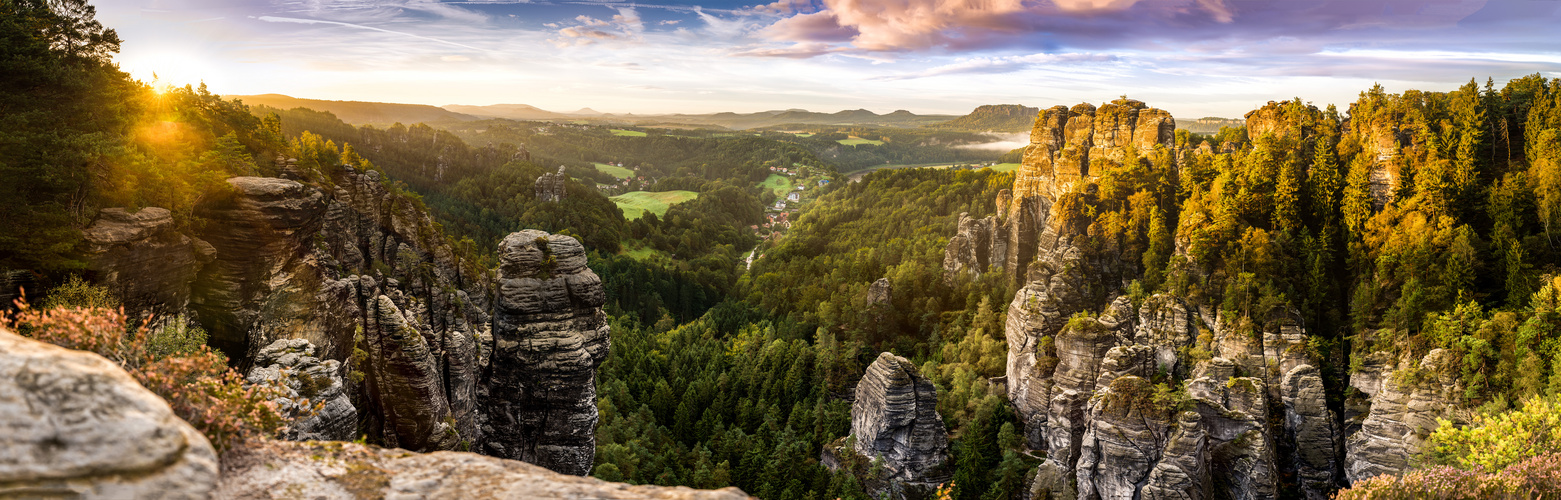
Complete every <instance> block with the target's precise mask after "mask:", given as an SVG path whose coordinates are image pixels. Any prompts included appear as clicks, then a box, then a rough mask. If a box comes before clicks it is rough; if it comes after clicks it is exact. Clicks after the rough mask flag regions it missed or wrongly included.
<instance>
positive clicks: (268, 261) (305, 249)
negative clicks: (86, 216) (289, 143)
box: [88, 166, 608, 474]
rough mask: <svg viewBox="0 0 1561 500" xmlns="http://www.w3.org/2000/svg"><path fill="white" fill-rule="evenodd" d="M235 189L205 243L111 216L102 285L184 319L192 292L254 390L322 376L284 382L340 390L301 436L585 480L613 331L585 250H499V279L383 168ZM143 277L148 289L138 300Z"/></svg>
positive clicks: (155, 216) (204, 320) (526, 240)
mask: <svg viewBox="0 0 1561 500" xmlns="http://www.w3.org/2000/svg"><path fill="white" fill-rule="evenodd" d="M228 184H229V185H230V186H232V187H233V192H232V194H231V196H228V197H226V198H224V199H219V200H214V201H212V202H210V203H207V204H206V205H203V206H201V207H198V209H197V210H198V211H199V212H200V214H201V215H203V216H205V217H207V218H208V219H210V220H211V221H212V223H210V224H207V225H205V227H206V228H207V229H206V230H205V231H204V232H202V233H201V238H200V239H196V238H192V237H187V236H183V235H180V234H179V233H177V232H175V231H173V230H172V228H169V227H167V226H168V222H167V219H168V217H167V216H166V211H159V210H157V209H145V210H142V211H141V212H138V213H137V214H127V213H122V212H116V211H113V210H109V211H105V214H104V215H103V216H102V217H101V218H100V220H99V222H98V223H97V224H96V225H95V226H93V227H94V228H95V229H93V230H91V231H89V235H88V236H89V240H91V241H96V242H98V243H97V245H98V246H97V247H95V248H97V249H99V251H98V253H97V254H95V255H98V256H99V259H98V260H97V261H95V262H101V263H102V264H101V266H100V271H99V275H100V276H105V277H108V278H112V281H110V282H111V283H123V284H125V286H126V287H130V288H126V289H127V290H131V291H132V292H135V293H132V294H130V295H128V296H132V297H145V299H144V300H145V302H147V303H149V304H159V307H164V308H165V309H167V310H173V311H177V310H178V309H179V307H181V304H182V302H181V300H182V299H181V297H182V295H181V293H184V292H182V291H181V290H183V289H182V288H180V287H181V286H187V289H188V290H189V292H188V295H189V297H190V298H189V309H190V310H191V311H192V312H193V313H194V316H195V317H196V318H197V319H198V320H199V322H200V323H201V325H202V326H203V327H205V328H206V330H207V331H208V332H209V334H210V339H211V343H212V344H213V345H214V346H215V347H217V348H219V349H222V350H223V351H225V352H226V353H227V354H228V355H229V357H230V359H231V360H232V361H233V363H234V364H236V365H238V366H239V368H240V369H241V370H244V372H245V373H248V374H250V375H251V376H254V377H256V380H273V379H286V377H283V376H282V375H281V374H280V370H282V369H287V370H289V371H292V370H294V369H295V368H302V369H306V371H308V374H307V378H308V379H309V380H301V379H297V378H296V377H295V378H293V379H287V380H286V382H287V383H288V384H290V385H291V384H294V383H299V384H302V385H300V386H299V387H300V388H303V387H304V386H305V385H307V386H310V387H313V381H321V383H324V382H323V381H326V380H329V381H330V383H329V384H326V385H327V386H331V387H334V386H335V385H336V384H338V383H340V384H341V385H342V386H343V387H341V388H340V391H339V393H338V392H331V393H330V394H316V395H308V394H302V393H301V392H300V394H298V395H297V396H296V397H297V398H306V399H315V400H323V401H329V402H330V404H329V405H328V406H327V408H328V409H329V410H330V413H329V414H328V415H326V416H325V417H324V420H322V421H318V422H316V421H311V422H298V423H296V424H297V425H296V428H297V429H299V430H300V432H298V433H296V436H295V437H298V438H310V437H331V438H336V439H351V438H353V437H356V435H357V434H358V433H363V434H367V435H368V436H369V437H370V438H371V439H372V440H374V441H375V442H380V443H385V444H387V445H390V446H396V447H402V448H407V449H411V450H414V451H433V450H456V449H462V450H466V449H470V450H481V451H484V452H487V453H492V454H494V455H498V456H501V457H509V458H517V459H523V460H528V461H532V462H534V463H539V464H542V465H545V466H547V467H549V468H553V469H555V470H559V471H563V472H568V473H572V474H585V473H587V472H589V470H590V466H591V463H592V454H593V451H594V441H593V439H592V433H593V431H594V426H595V422H596V409H595V393H594V374H595V368H596V366H597V365H598V364H600V363H601V361H602V359H603V358H604V357H605V356H606V350H607V346H608V338H607V333H608V332H607V327H606V319H605V315H604V313H602V311H601V309H600V306H601V305H602V304H603V303H604V302H605V297H604V295H603V292H602V288H601V282H600V279H599V278H597V277H596V275H595V274H593V273H591V271H590V269H587V268H586V267H585V249H584V248H583V247H582V246H581V245H580V244H579V242H577V241H575V240H574V239H573V238H568V237H562V236H550V235H547V234H546V233H540V232H535V231H533V232H525V233H517V235H513V236H512V237H511V238H510V239H507V240H506V242H505V244H504V245H501V248H500V253H501V256H502V257H501V260H502V266H501V269H499V270H498V271H497V276H498V280H497V282H495V281H494V278H493V276H492V275H489V274H487V273H484V272H482V271H480V270H475V269H472V268H471V266H470V264H469V263H466V262H463V261H462V259H461V257H460V256H458V255H457V253H456V252H455V250H454V249H453V248H452V247H451V246H450V245H449V244H448V243H447V242H446V240H445V239H444V237H443V235H442V234H441V233H440V231H439V230H438V228H437V225H436V224H434V222H433V220H432V218H431V217H429V216H428V214H427V213H426V212H424V211H423V210H422V208H421V207H420V206H418V205H416V204H415V203H414V202H412V201H411V200H410V199H409V198H407V197H405V196H401V195H398V194H396V193H393V192H391V191H390V190H389V189H388V188H387V187H386V185H385V184H384V183H383V182H382V180H381V179H380V175H379V173H378V172H375V171H359V170H357V169H355V168H352V167H349V166H342V167H338V168H337V169H336V170H335V171H334V172H332V175H331V178H330V180H329V182H326V183H321V184H317V185H310V184H303V183H300V182H297V181H293V180H287V179H278V178H259V177H237V178H233V179H229V181H228ZM203 240H204V241H206V242H210V245H209V248H207V247H206V246H204V244H203V243H202V241H203ZM537 241H542V242H545V243H543V244H541V245H540V246H538V244H537V243H536V242H537ZM154 251H161V252H167V253H168V254H169V255H170V256H172V257H173V258H164V259H161V260H159V259H155V258H150V257H148V255H149V253H150V252H154ZM533 254H534V255H533ZM191 277H193V279H191ZM143 282H146V283H151V284H152V285H147V286H145V287H143V288H145V289H146V290H148V291H147V292H145V293H142V292H138V291H137V290H141V288H134V287H137V286H141V285H138V284H139V283H143ZM186 282H192V283H191V284H188V285H181V284H182V283H186ZM154 285H155V286H154ZM153 292H156V293H153ZM159 294H160V295H159ZM490 304H494V305H493V306H490ZM490 307H491V309H490ZM489 311H493V312H494V313H495V316H494V317H493V318H490V316H489ZM279 341H286V342H283V345H280V346H276V349H271V350H272V351H276V352H267V346H273V345H274V344H275V343H276V342H279ZM295 342H302V344H299V345H297V346H294V345H292V344H293V343H295ZM304 346H307V348H306V347H304ZM305 350H310V351H311V352H309V353H305V352H304V351H305ZM294 351H297V352H294ZM355 353H356V354H355ZM304 358H308V360H305V359H304ZM288 363H294V364H293V365H289V364H288ZM303 382H310V383H309V384H303ZM333 391H334V390H333ZM284 406H285V405H284ZM489 433H492V434H493V436H492V437H491V438H490V437H489V436H487V434H489Z"/></svg>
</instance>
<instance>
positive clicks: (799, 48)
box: [732, 43, 845, 59]
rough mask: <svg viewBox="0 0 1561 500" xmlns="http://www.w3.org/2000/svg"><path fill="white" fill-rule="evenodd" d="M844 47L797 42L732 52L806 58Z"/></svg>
mask: <svg viewBox="0 0 1561 500" xmlns="http://www.w3.org/2000/svg"><path fill="white" fill-rule="evenodd" d="M843 50H845V49H843V48H839V47H835V46H833V45H830V44H827V43H798V44H795V45H792V46H790V47H779V48H750V49H746V50H738V51H735V52H733V53H732V55H734V56H738V57H785V58H791V59H807V58H811V57H817V56H821V55H824V54H829V53H831V52H840V51H843Z"/></svg>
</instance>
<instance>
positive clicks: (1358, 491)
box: [1334, 454, 1561, 500]
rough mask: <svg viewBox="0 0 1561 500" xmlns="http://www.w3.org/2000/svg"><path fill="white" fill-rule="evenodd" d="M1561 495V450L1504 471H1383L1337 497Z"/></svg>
mask: <svg viewBox="0 0 1561 500" xmlns="http://www.w3.org/2000/svg"><path fill="white" fill-rule="evenodd" d="M1558 497H1561V454H1549V455H1542V456H1538V457H1533V458H1528V459H1525V460H1522V461H1519V462H1516V463H1514V464H1512V465H1511V466H1509V467H1507V468H1506V469H1502V470H1501V472H1495V473H1490V472H1484V471H1478V470H1477V471H1467V470H1463V469H1458V468H1455V467H1448V466H1445V465H1444V466H1436V467H1431V468H1428V469H1420V470H1415V471H1411V472H1409V473H1407V474H1404V475H1403V476H1389V475H1382V476H1377V477H1373V478H1370V479H1367V480H1364V481H1360V482H1357V483H1355V485H1354V487H1352V488H1349V489H1345V490H1341V491H1339V493H1338V494H1337V495H1335V496H1334V499H1335V500H1397V499H1421V498H1436V499H1444V500H1464V499H1468V500H1476V499H1519V498H1524V499H1531V498H1532V499H1540V498H1545V499H1553V498H1558Z"/></svg>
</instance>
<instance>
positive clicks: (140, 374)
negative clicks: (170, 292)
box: [0, 301, 286, 451]
mask: <svg viewBox="0 0 1561 500" xmlns="http://www.w3.org/2000/svg"><path fill="white" fill-rule="evenodd" d="M18 306H19V308H18V311H17V312H16V313H14V314H13V315H12V316H11V317H9V318H5V320H4V321H3V322H0V323H3V324H4V326H7V327H9V328H11V329H14V330H16V331H18V332H20V333H21V334H22V335H26V336H30V337H32V338H34V339H37V340H40V341H44V342H48V343H51V344H55V345H58V346H61V347H66V348H70V349H79V350H83V351H90V352H94V353H97V354H99V355H102V356H103V357H105V358H108V359H109V360H110V361H113V362H114V363H116V364H118V365H119V366H120V367H122V368H124V369H125V371H126V372H129V373H130V376H132V377H134V378H135V379H136V381H137V382H140V383H141V385H143V386H146V388H147V389H149V390H151V391H152V392H153V393H155V394H157V395H158V396H160V397H162V398H163V399H165V400H167V401H168V404H169V406H171V407H172V408H173V411H174V413H175V414H176V415H178V416H179V418H182V419H184V420H185V421H187V422H189V423H190V424H191V425H193V426H195V428H196V429H197V430H199V431H200V432H201V433H202V434H205V435H206V438H207V439H209V440H210V441H211V444H212V446H215V447H216V448H217V450H218V451H222V450H226V449H227V448H228V447H230V446H232V445H233V444H235V443H238V442H241V441H244V440H246V439H249V438H254V437H261V436H273V435H276V433H277V432H279V431H281V430H282V428H283V426H284V425H285V423H286V421H285V420H284V419H283V417H282V415H281V414H280V413H279V412H278V411H277V406H276V404H275V403H273V402H272V401H271V400H272V399H275V398H277V397H279V396H281V395H282V394H283V392H282V390H281V389H280V388H278V387H271V386H259V385H251V384H246V383H244V378H243V377H241V376H239V374H238V372H236V371H234V370H233V369H232V368H229V367H228V365H227V359H226V358H225V357H224V356H223V355H222V354H221V353H219V352H217V351H213V350H212V349H211V348H210V347H207V346H206V345H205V344H204V343H203V342H204V341H205V336H206V335H205V332H202V331H201V330H200V329H199V328H191V327H189V326H186V324H185V322H184V320H183V318H179V317H176V318H174V320H173V321H168V322H165V323H164V324H163V325H162V326H160V327H158V328H156V329H152V328H147V327H146V326H138V327H134V328H129V327H127V326H126V324H127V323H126V318H125V313H124V310H122V309H107V308H102V307H76V306H64V307H56V308H47V309H33V308H30V307H28V305H27V304H26V303H25V302H20V301H19V302H18Z"/></svg>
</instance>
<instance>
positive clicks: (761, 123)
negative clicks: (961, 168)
mask: <svg viewBox="0 0 1561 500" xmlns="http://www.w3.org/2000/svg"><path fill="white" fill-rule="evenodd" d="M444 109H446V110H449V111H453V112H457V113H464V114H470V115H476V116H484V117H493V118H508V119H511V120H587V121H593V122H602V123H622V124H630V125H647V126H650V125H699V126H714V127H723V128H729V129H738V130H741V129H752V128H765V127H775V126H779V125H866V126H879V127H920V126H923V125H928V124H933V123H938V122H945V121H948V120H950V119H953V118H955V117H954V116H951V115H918V114H915V113H912V112H910V111H906V110H903V109H902V110H896V111H894V112H892V113H889V114H885V115H880V114H877V113H874V112H872V111H869V110H866V109H854V110H843V111H838V112H834V113H819V112H814V111H808V110H805V109H785V110H770V111H760V112H757V113H732V112H723V113H710V114H683V113H674V114H664V115H638V114H622V115H620V114H613V113H601V112H598V111H596V110H593V109H590V108H584V109H581V110H579V111H574V112H570V113H556V112H552V111H546V110H542V109H538V108H536V107H533V106H528V105H525V104H495V105H490V106H462V105H449V106H445V107H444Z"/></svg>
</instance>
